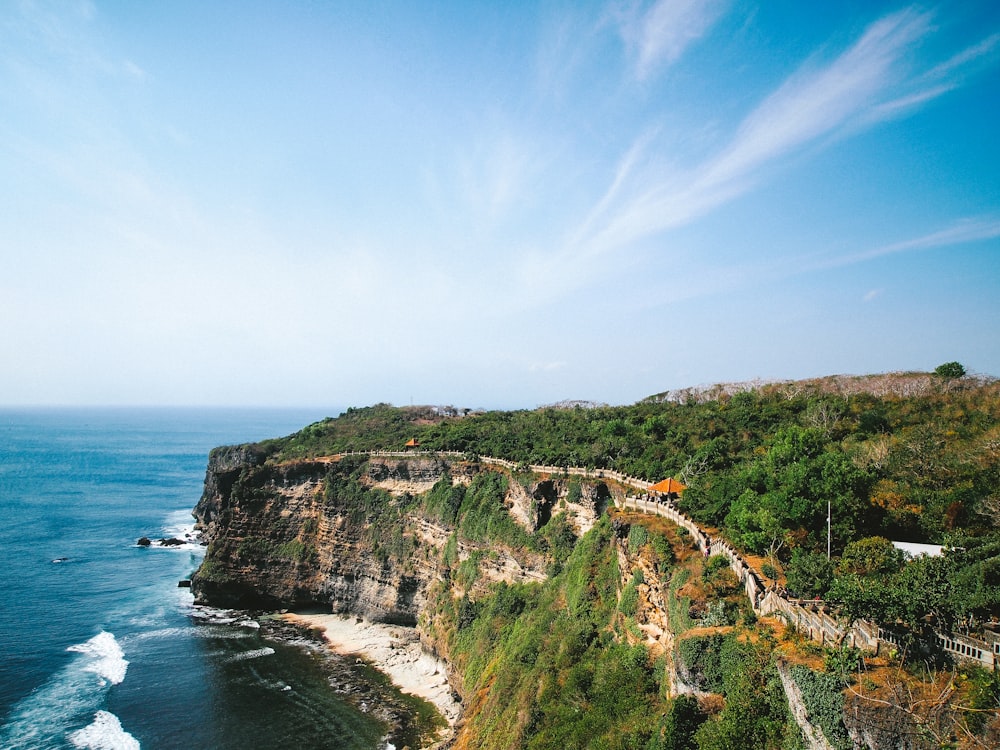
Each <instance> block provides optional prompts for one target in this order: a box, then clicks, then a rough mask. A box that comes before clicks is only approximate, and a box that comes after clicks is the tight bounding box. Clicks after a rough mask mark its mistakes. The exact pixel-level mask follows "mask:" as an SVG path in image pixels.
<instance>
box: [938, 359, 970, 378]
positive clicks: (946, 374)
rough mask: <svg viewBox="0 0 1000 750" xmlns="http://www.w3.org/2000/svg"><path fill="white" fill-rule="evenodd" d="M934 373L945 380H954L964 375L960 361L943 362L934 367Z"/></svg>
mask: <svg viewBox="0 0 1000 750" xmlns="http://www.w3.org/2000/svg"><path fill="white" fill-rule="evenodd" d="M934 374H935V375H937V376H938V377H939V378H943V379H945V380H954V379H956V378H961V377H963V376H964V375H965V368H964V367H963V366H962V364H961V363H960V362H945V363H944V364H943V365H938V366H937V367H935V368H934Z"/></svg>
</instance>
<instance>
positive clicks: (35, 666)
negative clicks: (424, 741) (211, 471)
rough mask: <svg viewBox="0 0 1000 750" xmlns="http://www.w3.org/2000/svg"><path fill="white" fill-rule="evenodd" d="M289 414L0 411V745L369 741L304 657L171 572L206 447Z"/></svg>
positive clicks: (340, 744)
mask: <svg viewBox="0 0 1000 750" xmlns="http://www.w3.org/2000/svg"><path fill="white" fill-rule="evenodd" d="M325 416H336V414H323V413H317V412H315V411H307V410H225V409H55V408H52V409H17V410H15V409H0V521H2V522H0V560H2V563H3V565H2V574H3V579H2V585H3V604H2V606H0V653H2V655H3V658H2V659H0V747H3V748H5V749H7V750H14V749H15V748H24V749H25V750H27V749H29V748H30V750H45V749H48V748H91V749H94V750H98V749H100V750H104V749H111V748H115V749H117V748H122V749H125V748H127V749H129V750H133V749H134V748H140V747H141V748H146V749H147V750H152V749H154V748H155V749H159V748H213V749H220V750H225V749H226V748H233V749H235V748H240V749H241V750H244V749H246V748H278V747H295V748H342V749H344V750H353V749H355V748H356V749H357V750H371V749H374V748H380V747H385V745H386V741H385V739H384V737H385V731H386V728H385V726H384V725H383V724H382V723H380V722H379V721H378V720H376V719H375V718H374V717H373V716H371V715H370V714H369V713H367V712H366V711H365V710H364V707H363V706H362V707H355V706H354V705H352V704H351V703H350V702H348V701H345V700H343V699H342V696H341V695H340V694H338V693H337V692H336V691H335V690H334V689H333V688H331V686H330V684H329V680H328V679H327V675H326V673H325V672H324V670H323V667H322V664H321V663H320V661H321V660H320V657H319V656H317V654H316V653H315V652H314V651H310V650H308V649H304V648H301V647H299V646H296V645H294V644H291V643H288V642H286V641H284V640H281V639H272V638H269V637H267V636H264V635H261V631H260V629H259V628H258V627H256V623H254V622H252V621H249V622H247V621H246V620H245V619H243V620H241V619H240V618H233V617H227V616H226V615H225V613H214V615H215V616H214V617H210V618H207V619H206V618H205V617H204V615H205V614H206V613H204V612H202V611H200V610H199V609H198V608H195V607H194V605H193V601H192V597H191V594H190V592H189V590H188V589H185V588H179V587H178V585H177V584H178V581H179V580H181V579H185V578H188V577H190V575H191V573H192V572H193V571H194V570H195V568H197V566H198V564H199V562H200V560H201V557H202V554H203V551H202V549H201V547H200V546H199V545H197V544H185V545H181V546H178V547H171V548H167V547H150V548H143V547H140V546H138V545H137V544H136V542H137V540H138V539H139V538H140V537H142V536H146V537H149V538H151V539H158V538H161V537H175V536H180V535H183V534H184V533H185V532H186V531H189V530H190V528H191V525H192V524H193V519H192V518H191V509H192V508H193V507H194V505H195V503H196V502H197V501H198V498H199V497H200V495H201V490H202V482H203V480H204V477H205V467H206V462H207V458H208V452H209V450H210V449H211V448H213V447H215V446H217V445H223V444H232V443H241V442H248V441H252V440H259V439H263V438H267V437H276V436H280V435H286V434H289V433H291V432H294V431H295V430H297V429H299V428H301V427H303V426H305V425H306V424H309V423H311V422H314V421H316V420H318V419H322V418H323V417H325Z"/></svg>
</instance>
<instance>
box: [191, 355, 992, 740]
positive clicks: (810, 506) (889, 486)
mask: <svg viewBox="0 0 1000 750" xmlns="http://www.w3.org/2000/svg"><path fill="white" fill-rule="evenodd" d="M955 365H957V367H955ZM907 382H910V381H907ZM912 382H914V383H919V384H920V385H919V388H917V387H916V386H914V390H913V392H914V393H916V395H900V393H901V392H902V391H904V390H906V389H904V388H901V389H899V390H895V391H894V390H893V389H892V388H887V389H886V390H885V393H886V394H887V395H873V393H872V392H871V390H872V389H868V390H867V391H866V389H865V388H864V387H857V388H850V387H846V386H845V387H843V388H840V387H839V386H838V388H833V387H827V386H828V385H829V384H824V383H822V382H819V383H814V384H807V385H802V384H799V385H797V386H796V387H781V386H774V387H762V388H760V389H757V390H754V391H748V392H741V393H737V394H735V395H725V394H722V395H720V396H719V397H717V398H714V399H707V398H697V397H694V396H693V395H692V397H691V398H688V399H683V400H664V399H658V398H651V399H648V400H646V401H643V402H641V403H638V404H635V405H632V406H624V407H601V408H594V409H585V408H580V407H575V408H568V409H564V408H551V407H550V408H543V409H538V410H534V411H515V412H488V413H483V414H473V415H459V414H457V413H455V412H454V411H452V412H451V413H449V414H442V413H440V412H437V411H435V410H430V409H427V408H416V409H414V408H409V409H406V408H402V409H397V408H394V407H390V406H387V405H384V404H381V405H377V406H374V407H369V408H366V409H352V410H349V411H348V412H347V413H345V414H344V415H342V416H341V417H339V418H338V419H335V420H324V421H323V422H319V423H317V424H315V425H311V426H310V427H308V428H306V429H305V430H303V431H301V432H299V433H297V434H295V435H292V436H289V437H287V438H283V439H280V440H275V441H269V442H268V443H265V444H262V445H261V446H260V449H261V450H263V451H265V452H266V453H267V455H268V457H269V458H268V460H269V461H270V462H271V463H272V464H276V463H282V462H290V461H294V460H299V459H306V458H309V457H315V456H323V455H332V454H338V453H346V452H350V451H365V450H374V449H386V448H401V447H402V445H403V443H405V442H406V440H408V439H410V438H416V439H418V440H419V441H420V444H421V446H422V447H423V448H426V449H429V450H442V451H444V450H447V451H457V452H459V453H460V454H461V455H463V456H466V457H469V458H470V459H472V460H474V459H475V457H476V456H496V457H500V458H505V459H508V460H511V461H513V462H515V463H516V464H517V465H518V466H519V469H520V472H521V473H515V474H513V475H508V474H506V473H503V472H499V471H493V470H490V469H488V468H484V467H481V468H482V469H483V470H481V471H479V472H478V473H475V474H474V475H473V478H472V481H471V483H469V484H468V485H462V484H456V483H455V482H453V481H452V479H451V477H448V476H445V477H443V478H442V479H441V480H440V481H439V482H437V483H436V484H435V485H434V487H433V489H431V490H430V491H429V492H427V493H426V494H424V495H423V496H420V497H410V496H408V495H404V496H403V497H394V496H392V495H390V494H389V493H386V492H383V491H381V490H376V489H372V488H371V487H370V486H369V485H370V482H367V481H365V479H366V478H365V472H366V471H368V464H367V462H366V459H365V458H364V457H346V458H344V459H343V460H341V461H340V462H338V463H335V464H332V465H331V469H330V471H329V474H328V475H327V477H326V481H325V485H324V493H323V498H324V502H325V503H326V504H327V505H328V506H329V507H331V508H336V509H337V510H338V511H339V512H343V514H344V515H346V516H347V517H348V518H349V519H350V521H351V522H352V523H354V524H357V525H358V526H359V527H360V528H362V529H364V533H365V534H366V535H367V536H366V538H367V540H368V541H369V542H370V544H371V546H372V548H373V549H374V550H375V551H376V554H377V556H378V557H379V559H380V560H381V561H382V562H383V563H384V564H386V565H399V566H402V567H404V568H405V566H407V565H411V564H412V557H413V553H414V551H415V550H416V542H415V540H414V537H413V535H412V532H410V531H408V529H409V528H410V527H409V526H408V525H407V518H408V517H409V516H410V515H411V514H414V513H416V514H421V515H423V516H424V517H425V518H428V519H433V520H436V521H438V522H440V523H442V524H445V525H446V526H448V527H449V528H450V529H452V533H451V536H450V537H449V539H448V542H447V544H446V545H445V546H444V549H443V551H442V553H441V554H442V560H443V562H444V564H445V567H446V572H445V575H444V579H445V580H443V581H441V582H440V583H438V584H435V586H434V588H433V589H432V590H431V592H430V594H429V604H428V612H427V615H426V617H425V619H424V622H425V623H426V625H427V627H428V628H429V629H430V630H431V631H432V635H433V637H434V638H435V639H436V641H437V643H439V644H441V646H442V651H443V652H445V653H446V654H447V656H448V658H449V660H450V661H451V662H452V663H453V664H454V665H455V666H456V668H457V669H458V671H459V674H460V675H461V679H462V684H463V688H464V692H465V694H466V697H467V698H468V702H469V705H470V708H471V710H470V714H469V722H470V727H471V729H470V732H471V733H472V734H473V735H474V736H475V738H476V746H477V747H482V748H548V747H581V748H639V749H641V750H654V749H656V748H686V749H689V748H690V749H693V748H698V750H717V749H721V748H732V747H739V748H762V749H763V748H767V749H768V750H772V749H776V748H787V749H788V750H791V748H796V747H798V746H800V739H799V738H798V733H797V729H796V728H795V726H794V723H793V722H792V721H791V719H790V717H789V715H788V711H787V707H786V705H785V699H784V695H783V691H782V689H781V685H780V680H779V678H778V674H777V670H776V667H775V665H774V663H773V658H774V657H773V653H774V643H773V642H772V640H771V636H770V634H769V632H768V630H767V629H766V627H765V626H764V625H759V626H758V625H757V624H755V623H754V622H753V619H754V618H752V617H750V616H749V615H747V614H746V612H744V613H743V615H744V616H743V617H742V618H741V616H740V611H739V608H738V606H737V605H736V601H737V600H738V599H739V600H740V601H742V600H743V594H742V589H741V588H740V586H739V585H738V582H737V581H736V578H735V576H734V574H733V573H732V571H731V570H730V568H729V567H728V564H727V561H726V560H725V559H724V558H722V557H721V556H720V557H713V558H710V559H708V560H702V559H701V558H700V556H699V557H697V558H695V560H694V562H692V560H691V557H690V550H685V549H682V548H681V546H682V545H683V544H684V535H683V534H678V537H679V538H680V539H681V546H678V548H677V549H676V550H675V549H674V548H673V547H672V546H671V544H670V542H669V540H668V539H667V537H665V536H664V535H663V534H661V533H658V532H656V531H653V530H651V529H653V528H655V527H653V526H650V527H649V528H647V526H645V525H643V524H642V523H632V524H631V525H630V526H629V527H628V529H627V531H626V530H625V528H624V527H621V528H620V530H619V533H620V534H622V535H623V536H620V537H619V538H618V540H617V541H616V540H615V533H616V532H615V530H614V529H613V528H612V524H611V523H610V521H609V519H608V518H606V517H605V518H602V519H601V520H600V521H599V522H598V523H597V525H596V526H595V527H594V528H593V529H592V530H591V531H590V532H589V533H587V534H585V535H583V536H582V537H581V538H579V539H577V538H576V535H575V532H574V529H573V526H572V524H571V523H570V521H569V519H568V518H567V516H566V511H565V507H566V504H565V503H559V502H554V501H552V499H551V498H550V499H549V500H548V501H547V503H548V504H547V505H546V506H545V510H546V516H545V517H546V518H548V515H547V513H548V511H549V510H551V512H552V516H551V518H548V521H547V522H544V521H540V523H542V524H543V525H542V526H541V528H539V529H537V530H535V531H531V530H526V529H525V528H524V527H522V526H521V525H519V524H518V523H516V522H515V521H514V520H513V518H512V517H511V515H510V513H509V511H508V509H507V507H506V506H505V501H506V500H507V499H508V497H507V496H508V490H509V489H510V487H509V484H508V483H509V482H514V481H517V482H521V483H522V485H524V486H525V487H527V486H528V485H529V484H530V482H529V481H528V479H529V478H528V477H527V475H526V474H525V473H524V472H525V471H526V467H527V466H528V465H529V464H546V465H553V466H563V467H568V466H584V467H592V468H595V469H613V470H617V471H621V472H624V473H627V474H630V475H633V476H639V477H643V478H645V479H648V480H657V479H662V478H663V477H666V476H676V477H678V478H681V479H682V480H683V481H684V482H685V484H687V485H688V490H687V491H686V492H685V493H684V494H683V496H682V498H681V500H680V501H679V502H680V506H681V508H682V510H684V511H685V512H686V513H687V514H688V515H690V516H691V517H692V518H694V519H695V520H696V521H697V522H698V523H700V524H702V525H703V526H710V527H714V528H716V529H718V530H719V533H720V534H722V535H723V536H724V537H726V538H727V539H728V540H729V541H730V542H732V543H733V544H734V545H736V546H737V547H739V548H741V549H742V550H743V551H744V552H747V553H753V554H755V555H759V556H762V557H763V558H764V559H765V560H766V565H767V574H768V576H769V577H770V578H771V579H772V580H774V581H776V582H778V583H785V584H787V587H788V588H789V589H790V590H791V591H793V592H794V593H796V594H798V595H800V596H803V597H809V598H813V597H819V598H823V599H826V600H828V601H830V602H832V603H833V604H834V605H837V606H839V608H840V612H841V614H842V615H843V618H844V619H845V620H852V619H857V618H864V619H869V620H873V621H875V622H878V623H883V624H891V625H893V626H895V627H898V628H903V629H904V630H906V631H907V632H909V633H911V634H912V635H914V636H919V635H921V634H923V635H926V630H927V629H928V628H930V627H943V628H948V627H952V626H956V627H957V626H961V627H962V628H964V629H969V630H974V628H975V627H976V626H977V625H978V624H980V623H982V622H984V621H987V620H989V619H990V618H991V617H998V616H1000V528H998V527H1000V493H998V491H997V489H996V488H997V487H1000V384H998V383H997V382H985V381H982V380H977V379H975V378H970V377H967V376H966V374H965V370H964V367H962V366H961V365H960V364H959V363H946V364H945V365H942V366H941V367H939V368H938V369H937V370H936V371H935V373H934V374H929V373H925V374H924V375H922V376H920V378H917V377H916V376H914V378H913V380H912ZM847 385H848V386H849V385H851V384H850V383H848V384H847ZM862 385H863V384H862ZM261 476H262V474H261V475H260V476H258V474H255V473H254V471H253V470H248V471H246V472H244V475H241V477H240V478H239V479H238V480H237V481H241V482H243V483H244V485H245V487H244V489H245V490H246V492H245V494H241V497H242V498H245V501H246V502H249V503H252V502H255V501H256V499H259V498H264V497H268V496H269V493H272V492H273V489H272V488H270V487H268V486H267V485H266V483H265V482H264V481H263V480H262V479H261ZM558 481H559V482H561V485H560V486H561V488H562V491H565V493H566V494H565V496H564V497H565V500H566V501H569V502H571V503H578V502H583V501H584V489H585V488H584V486H583V484H582V483H581V481H580V479H579V478H577V477H566V476H565V475H564V476H563V477H562V478H560V479H559V480H558ZM515 489H519V488H516V487H515ZM828 518H829V526H828ZM291 531H294V529H292V530H291ZM314 533H315V528H310V529H307V528H306V526H305V524H303V528H302V529H301V532H300V533H299V536H298V538H297V539H296V540H295V541H292V542H286V543H284V544H281V545H279V546H277V547H276V548H268V549H263V548H259V549H258V548H257V547H255V546H254V545H256V544H257V543H258V542H260V543H262V544H264V542H263V540H254V539H252V538H250V539H246V540H244V541H243V543H242V544H241V546H240V549H239V550H238V551H239V553H240V554H244V553H246V554H261V555H264V556H265V557H271V558H279V559H285V560H292V561H296V562H305V561H308V560H311V559H313V556H314V555H315V552H314V550H313V548H312V546H311V544H312V541H311V540H312V538H313V537H312V535H313V534H314ZM670 533H671V535H672V534H673V532H670ZM828 533H829V540H830V547H831V551H832V556H830V557H829V558H828V556H827V543H828ZM293 536H294V535H293ZM890 539H896V540H907V541H920V542H933V543H938V544H942V545H944V546H945V548H946V553H945V554H944V555H943V556H940V557H933V558H931V557H926V558H917V559H914V560H906V559H904V558H903V557H902V556H901V555H900V553H898V552H897V550H896V549H895V547H893V545H892V543H891V542H890V541H889V540H890ZM616 543H622V544H623V545H624V546H625V548H626V549H627V550H628V552H629V554H630V555H631V556H633V557H634V556H636V555H642V557H643V559H644V566H645V567H644V569H645V570H646V571H647V575H651V574H650V571H652V573H655V574H656V575H658V576H659V577H660V581H662V582H663V583H664V584H665V585H666V586H667V588H668V595H667V596H666V602H667V609H668V613H667V614H668V619H669V624H670V628H671V629H672V630H673V631H674V633H675V634H676V635H677V636H678V637H679V640H678V646H677V655H678V659H679V661H680V662H681V663H682V665H683V670H685V673H686V675H687V678H688V679H689V680H690V681H691V682H692V684H694V685H695V686H697V687H698V688H700V689H702V690H706V691H711V692H713V693H718V694H720V695H721V696H723V697H724V702H721V701H720V702H719V703H718V704H717V705H715V706H714V708H712V709H711V711H708V712H706V711H705V710H704V708H705V707H704V706H701V707H699V704H698V702H697V701H694V700H693V699H691V698H687V697H678V698H676V699H674V700H670V699H669V698H668V697H667V695H668V691H667V688H666V685H665V680H666V679H667V677H666V671H667V670H666V669H665V666H664V657H663V656H662V655H659V654H657V655H655V656H654V655H651V654H650V653H649V651H647V648H646V646H645V645H643V643H644V640H643V634H642V632H641V631H640V629H639V625H638V624H637V622H636V619H637V617H638V616H639V614H640V611H641V608H642V605H643V597H642V596H640V592H643V591H645V590H646V589H645V588H643V587H644V584H645V583H646V581H645V580H644V576H643V574H642V573H641V572H640V571H639V570H638V569H636V570H635V572H631V571H628V570H626V571H619V570H618V557H617V553H616V550H615V544H616ZM244 545H245V547H244ZM499 546H503V547H505V548H506V549H507V550H509V551H511V553H512V554H515V555H516V554H518V553H520V552H526V553H527V552H530V553H537V554H542V555H545V557H546V559H547V562H548V565H549V567H548V572H549V578H548V580H547V581H546V582H544V583H542V584H530V585H528V584H520V585H510V584H494V585H492V587H491V588H487V586H486V583H485V582H484V576H483V575H482V566H483V565H484V563H485V562H486V561H487V560H488V559H489V555H490V554H491V550H492V549H494V548H496V547H499ZM470 548H471V549H472V550H473V551H472V552H471V553H470V552H469V550H470ZM460 550H461V558H464V559H460ZM421 551H422V552H425V551H426V548H422V550H421ZM492 554H496V553H495V552H494V553H492ZM679 560H680V561H679ZM212 574H213V572H212V569H211V568H208V570H207V572H203V573H202V575H205V576H211V575H212ZM782 579H784V580H782ZM667 582H669V583H667ZM623 584H624V585H623ZM484 592H486V593H484ZM693 600H697V601H694V603H693ZM744 607H745V605H744ZM737 623H739V624H737ZM695 627H699V628H701V629H699V630H697V631H695V633H697V634H694V633H693V634H691V635H689V636H687V637H681V636H682V634H684V633H685V632H686V631H689V630H692V629H693V628H695ZM710 630H711V632H709V631H710ZM924 642H927V639H926V638H924ZM821 653H822V651H821V650H820V649H819V648H818V647H817V649H816V653H815V654H814V655H816V656H818V655H819V654H821ZM862 664H863V662H862V660H861V657H860V655H859V654H858V653H857V652H855V651H853V650H851V649H840V650H835V651H830V652H827V653H826V658H825V667H826V671H825V672H818V671H811V670H809V669H806V668H805V667H793V676H794V678H795V680H796V683H797V684H798V685H799V687H800V689H801V691H802V693H803V696H804V699H805V701H806V703H807V707H808V708H809V712H810V715H811V716H814V717H815V721H816V722H817V723H818V724H819V725H820V726H821V727H822V728H823V730H824V732H825V733H826V734H827V737H828V738H829V739H830V740H831V742H833V743H834V746H835V747H846V745H844V744H843V743H844V742H845V741H846V740H845V730H844V727H843V720H842V718H840V717H842V714H843V694H842V690H843V688H844V686H845V685H846V684H847V681H848V680H850V679H852V677H853V675H854V674H856V673H857V670H858V668H859V667H860V666H861V665H862ZM965 680H966V681H965V683H964V687H963V688H962V690H963V691H964V693H963V695H966V696H967V697H968V701H967V703H968V704H969V705H970V706H972V707H973V708H976V707H977V706H980V705H981V706H983V707H984V708H983V710H987V711H995V710H996V708H997V699H998V696H1000V688H998V682H997V679H996V677H995V676H994V675H992V674H991V675H989V676H988V677H986V676H983V675H982V674H978V673H976V674H973V673H971V672H970V673H969V676H968V677H967V678H965ZM838 696H839V698H838ZM838 700H839V701H840V702H839V703H838ZM973 715H974V716H979V715H980V714H973ZM838 720H839V722H840V723H839V724H838ZM982 721H986V719H983V720H982Z"/></svg>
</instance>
